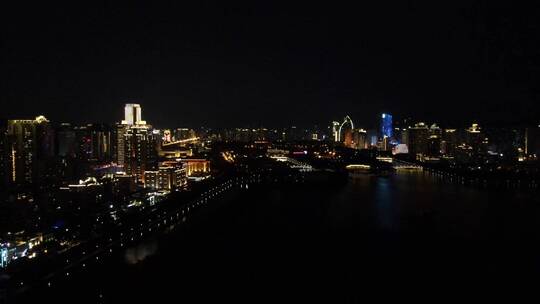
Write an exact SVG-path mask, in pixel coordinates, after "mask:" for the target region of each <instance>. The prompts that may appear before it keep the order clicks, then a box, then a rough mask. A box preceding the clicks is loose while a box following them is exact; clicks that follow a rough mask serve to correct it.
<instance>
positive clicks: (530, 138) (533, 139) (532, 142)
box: [525, 125, 540, 158]
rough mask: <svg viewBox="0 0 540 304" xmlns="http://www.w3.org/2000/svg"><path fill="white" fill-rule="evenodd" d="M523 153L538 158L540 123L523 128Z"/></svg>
mask: <svg viewBox="0 0 540 304" xmlns="http://www.w3.org/2000/svg"><path fill="white" fill-rule="evenodd" d="M525 155H526V156H529V157H536V158H540V125H538V126H536V127H531V128H527V129H526V130H525Z"/></svg>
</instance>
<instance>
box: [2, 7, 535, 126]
mask: <svg viewBox="0 0 540 304" xmlns="http://www.w3.org/2000/svg"><path fill="white" fill-rule="evenodd" d="M156 2H158V1H144V2H142V1H141V2H132V3H131V4H130V5H129V6H128V5H120V4H118V2H116V1H107V2H103V3H101V2H99V1H92V2H88V3H86V4H85V5H83V4H82V2H79V1H72V2H70V3H64V4H57V5H54V4H52V3H53V2H49V1H43V2H42V4H41V6H39V5H38V6H35V5H32V4H30V3H26V2H25V3H22V4H21V5H19V6H12V7H3V8H2V12H1V17H0V19H1V21H0V23H1V24H0V25H1V28H2V29H1V37H0V39H1V40H0V42H1V43H0V55H1V61H0V62H1V66H2V68H1V71H0V73H1V74H0V75H1V83H0V104H1V110H0V117H3V118H23V117H33V116H35V115H37V114H44V115H46V116H47V117H49V118H50V119H51V120H54V121H60V120H63V121H75V122H95V121H104V122H112V121H117V120H119V119H120V118H121V115H122V107H123V103H125V102H128V101H134V102H138V103H141V104H142V106H143V115H144V118H145V119H146V120H147V121H149V122H150V123H154V124H156V125H158V126H165V125H167V126H170V127H176V126H184V125H186V126H197V125H201V124H205V125H210V126H242V125H247V124H251V125H258V124H264V125H269V126H281V125H290V124H300V125H311V124H315V123H327V122H329V121H330V120H332V119H336V118H339V117H342V116H343V115H345V114H350V115H351V116H352V117H353V119H354V120H355V121H356V123H357V124H359V125H364V126H366V125H369V124H371V123H373V122H374V120H375V119H376V117H377V115H378V114H379V113H380V112H381V111H390V112H392V113H394V115H395V116H398V117H402V116H412V117H415V118H418V119H426V120H428V121H432V120H436V121H440V122H443V123H444V122H454V121H455V122H456V123H463V122H468V121H469V120H470V119H477V120H480V121H481V122H486V123H493V122H496V121H499V120H502V121H504V122H509V123H511V122H519V121H533V120H534V119H540V115H539V109H540V107H539V106H538V103H539V102H538V101H537V100H538V99H539V97H540V96H539V95H540V90H539V89H538V85H539V84H540V14H539V12H538V10H536V9H534V8H533V7H517V6H514V7H505V6H497V5H495V4H493V3H492V1H484V2H475V1H463V2H460V1H448V2H447V3H446V2H445V3H446V4H442V3H440V1H429V2H426V3H419V2H409V1H399V2H397V1H396V3H390V2H387V1H373V2H380V4H369V5H368V4H364V5H356V6H346V5H340V4H338V3H337V2H335V1H325V2H323V4H320V5H318V4H315V3H316V1H312V2H307V3H304V4H295V5H292V4H291V3H283V4H275V3H274V4H270V3H269V2H270V1H253V3H251V4H247V3H237V4H233V3H230V2H228V1H223V3H222V4H221V5H216V4H215V3H208V2H203V1H190V4H186V3H184V2H187V1H173V2H168V3H166V2H159V3H156ZM291 2H292V1H291ZM362 2H363V1H362ZM370 2H371V1H370ZM225 3H226V6H223V5H225ZM506 5H511V4H510V2H508V1H507V4H506Z"/></svg>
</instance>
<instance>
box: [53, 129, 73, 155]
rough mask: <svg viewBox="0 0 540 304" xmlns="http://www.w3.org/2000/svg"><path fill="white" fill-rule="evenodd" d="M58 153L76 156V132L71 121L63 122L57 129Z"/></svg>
mask: <svg viewBox="0 0 540 304" xmlns="http://www.w3.org/2000/svg"><path fill="white" fill-rule="evenodd" d="M56 146H57V148H56V149H57V155H58V156H60V157H71V158H75V156H76V151H77V149H76V134H75V130H74V128H73V127H72V126H71V124H69V123H62V124H60V126H59V127H58V128H57V130H56Z"/></svg>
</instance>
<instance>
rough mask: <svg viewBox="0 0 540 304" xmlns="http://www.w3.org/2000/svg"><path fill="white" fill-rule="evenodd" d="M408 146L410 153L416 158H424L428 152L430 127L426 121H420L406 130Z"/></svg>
mask: <svg viewBox="0 0 540 304" xmlns="http://www.w3.org/2000/svg"><path fill="white" fill-rule="evenodd" d="M406 137H407V147H408V150H409V154H410V155H411V157H413V158H414V159H422V158H423V156H424V155H425V154H426V153H427V148H428V139H429V128H428V127H427V126H426V124H425V123H423V122H420V123H417V124H415V125H414V127H409V128H408V129H407V132H406Z"/></svg>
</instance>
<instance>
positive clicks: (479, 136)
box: [465, 123, 487, 156]
mask: <svg viewBox="0 0 540 304" xmlns="http://www.w3.org/2000/svg"><path fill="white" fill-rule="evenodd" d="M465 143H466V144H467V145H468V146H469V147H470V148H471V149H472V154H473V156H478V155H480V154H485V152H486V149H487V138H486V137H485V135H484V133H483V132H482V130H481V128H480V126H479V125H478V124H476V123H473V124H472V125H471V126H470V127H469V128H468V129H467V130H465Z"/></svg>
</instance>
